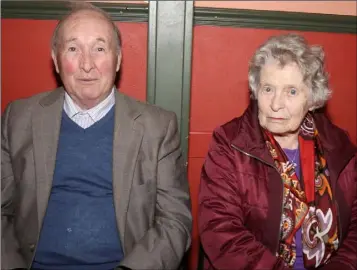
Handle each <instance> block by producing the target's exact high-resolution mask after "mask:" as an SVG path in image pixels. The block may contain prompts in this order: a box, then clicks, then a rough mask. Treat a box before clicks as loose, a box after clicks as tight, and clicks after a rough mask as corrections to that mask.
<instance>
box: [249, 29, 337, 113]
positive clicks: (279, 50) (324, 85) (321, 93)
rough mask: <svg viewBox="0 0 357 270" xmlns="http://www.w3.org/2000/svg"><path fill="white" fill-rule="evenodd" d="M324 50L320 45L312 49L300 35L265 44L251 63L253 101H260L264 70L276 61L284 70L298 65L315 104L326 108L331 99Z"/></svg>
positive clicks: (272, 40)
mask: <svg viewBox="0 0 357 270" xmlns="http://www.w3.org/2000/svg"><path fill="white" fill-rule="evenodd" d="M324 57H325V55H324V51H323V49H322V47H320V46H309V45H308V43H307V41H306V40H305V38H303V37H302V36H300V35H298V34H284V35H279V36H273V37H271V38H269V39H268V40H267V41H266V42H265V43H264V44H263V45H261V46H260V47H259V48H258V49H257V51H256V52H255V54H254V55H253V57H252V58H251V60H250V63H249V71H248V81H249V87H250V90H251V93H252V97H253V98H255V99H256V98H257V91H258V89H259V87H260V72H261V69H262V67H263V66H264V65H265V64H266V63H267V61H269V59H275V60H277V61H278V63H279V65H280V66H281V67H284V66H285V65H286V64H289V63H291V62H294V63H296V64H297V65H298V67H299V68H300V71H301V73H302V75H303V78H304V83H305V84H306V85H307V86H308V87H309V88H310V90H311V99H312V100H311V103H312V104H311V105H312V106H313V107H314V108H315V109H317V108H320V107H323V106H324V105H325V103H326V101H327V100H328V99H329V98H330V97H331V90H330V89H329V87H328V74H327V73H326V71H325V70H324Z"/></svg>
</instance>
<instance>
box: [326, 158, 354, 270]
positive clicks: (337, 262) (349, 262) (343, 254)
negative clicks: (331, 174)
mask: <svg viewBox="0 0 357 270" xmlns="http://www.w3.org/2000/svg"><path fill="white" fill-rule="evenodd" d="M347 167H351V168H349V169H348V172H343V174H344V177H352V181H353V183H354V185H353V186H352V185H351V186H349V187H348V188H349V189H353V190H354V198H353V202H352V210H351V220H350V224H349V226H348V231H347V234H346V236H345V238H344V240H343V241H342V243H341V246H340V248H339V249H338V250H337V252H336V254H335V255H333V256H332V257H331V260H330V261H329V262H328V263H327V264H326V265H325V266H324V267H322V269H323V270H335V269H346V270H355V269H357V156H355V157H354V158H353V159H352V160H351V162H350V163H349V164H348V165H347ZM347 174H348V175H347Z"/></svg>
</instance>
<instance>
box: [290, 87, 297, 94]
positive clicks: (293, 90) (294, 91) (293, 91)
mask: <svg viewBox="0 0 357 270" xmlns="http://www.w3.org/2000/svg"><path fill="white" fill-rule="evenodd" d="M289 94H290V95H292V96H295V95H296V94H297V91H296V89H295V88H291V89H290V92H289Z"/></svg>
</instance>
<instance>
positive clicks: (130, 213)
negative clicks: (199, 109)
mask: <svg viewBox="0 0 357 270" xmlns="http://www.w3.org/2000/svg"><path fill="white" fill-rule="evenodd" d="M52 58H53V62H54V65H55V68H56V71H57V72H58V73H59V75H60V77H61V79H62V82H63V85H64V87H63V88H58V89H55V90H53V91H50V92H47V93H42V94H39V95H36V96H33V97H31V98H28V99H22V100H18V101H15V102H13V103H11V104H10V105H9V106H8V107H7V108H6V111H5V113H4V115H3V117H2V141H1V147H2V152H1V157H2V169H1V173H2V175H1V184H2V190H1V222H2V239H1V255H2V256H1V257H2V258H1V262H2V264H1V265H2V267H1V268H2V269H16V268H30V267H31V268H32V269H50V270H51V269H53V270H56V269H60V270H66V269H68V270H69V269H71V270H72V269H75V270H80V269H85V270H91V269H95V270H102V269H103V270H108V269H175V268H178V267H179V264H180V261H181V260H182V257H183V255H184V253H185V251H187V249H188V248H189V246H190V231H191V222H192V217H191V212H190V199H189V190H188V183H187V179H186V175H185V168H184V165H183V161H182V156H181V151H180V142H179V134H178V129H177V120H176V117H175V114H174V113H171V112H167V111H164V110H162V109H160V108H158V107H155V106H151V105H147V104H144V103H140V102H138V101H135V100H133V99H131V98H129V97H127V96H125V95H123V94H121V93H119V92H118V91H116V89H115V87H114V80H115V76H116V72H117V71H118V70H119V68H120V63H121V46H120V35H119V30H118V29H117V27H116V26H115V25H114V23H113V22H112V21H111V20H110V17H109V16H108V15H107V14H106V13H105V12H104V11H102V10H100V9H98V8H96V7H94V6H91V5H89V4H85V5H82V6H80V7H79V8H78V7H77V8H76V9H74V10H72V12H71V13H70V14H69V15H68V16H66V17H65V18H64V19H63V20H61V21H60V22H59V24H58V26H57V28H56V30H55V32H54V35H53V47H52Z"/></svg>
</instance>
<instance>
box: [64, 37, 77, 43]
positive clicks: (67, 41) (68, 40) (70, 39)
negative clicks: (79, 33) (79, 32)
mask: <svg viewBox="0 0 357 270" xmlns="http://www.w3.org/2000/svg"><path fill="white" fill-rule="evenodd" d="M76 40H77V38H75V37H71V38H69V39H66V40H65V43H69V42H72V41H76Z"/></svg>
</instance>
